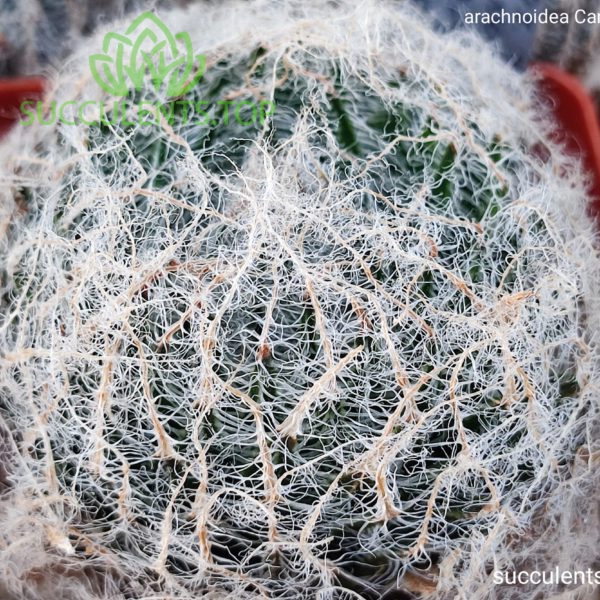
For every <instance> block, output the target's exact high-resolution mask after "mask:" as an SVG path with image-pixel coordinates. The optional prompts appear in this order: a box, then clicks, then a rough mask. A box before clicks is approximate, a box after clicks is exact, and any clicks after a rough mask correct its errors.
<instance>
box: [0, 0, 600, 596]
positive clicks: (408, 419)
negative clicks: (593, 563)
mask: <svg viewBox="0 0 600 600" xmlns="http://www.w3.org/2000/svg"><path fill="white" fill-rule="evenodd" d="M161 19H162V20H161V21H160V23H161V24H162V25H164V29H161V28H160V27H158V23H157V22H156V21H155V20H154V21H153V20H152V19H150V17H148V18H147V19H146V20H144V21H143V22H142V21H140V22H139V23H138V25H142V26H143V27H142V32H145V31H146V30H145V29H144V27H146V26H147V28H148V30H149V31H151V33H143V35H145V36H146V37H145V38H144V40H143V42H144V44H146V42H148V43H149V44H150V46H149V47H146V46H139V47H138V46H137V45H136V41H137V40H139V39H140V38H139V37H136V38H135V39H133V38H130V37H128V36H130V33H131V32H132V31H133V29H131V23H130V22H124V23H116V24H112V25H111V26H110V31H108V30H107V31H103V32H101V33H100V35H99V36H98V37H95V38H93V39H91V40H89V41H87V42H86V47H85V48H83V49H82V50H81V51H79V53H76V54H75V55H74V56H73V57H72V58H71V59H70V60H69V61H68V62H67V63H66V64H65V66H64V68H63V69H62V72H61V73H60V74H59V75H58V76H57V77H56V78H55V80H54V82H53V85H52V87H51V89H50V91H49V93H48V95H47V97H46V98H45V100H44V103H43V105H42V106H41V108H40V109H39V110H40V113H39V114H40V115H41V116H42V118H41V119H39V118H37V117H36V116H35V115H37V107H36V109H35V111H34V117H32V122H31V123H30V124H28V125H25V124H23V125H22V126H20V127H18V128H16V129H15V130H14V131H13V132H12V133H11V135H10V137H9V138H8V139H7V141H6V142H5V143H4V145H3V146H1V147H0V165H1V166H0V182H1V183H2V185H1V186H0V195H1V198H2V200H1V202H0V232H1V235H2V238H1V240H2V241H1V244H2V245H1V250H0V265H2V267H1V271H0V273H1V277H2V279H1V287H0V306H1V308H2V310H1V311H0V314H1V315H2V316H1V319H0V416H1V419H2V420H1V424H2V431H3V439H4V440H5V442H4V446H5V448H4V452H5V454H7V455H8V456H9V461H8V464H10V465H11V467H10V472H9V473H8V479H9V487H8V489H7V490H6V491H4V492H3V493H2V495H1V496H0V540H1V542H0V570H1V572H2V578H3V579H4V580H5V581H6V582H8V583H7V584H8V585H9V587H10V589H11V590H13V591H14V592H15V593H16V594H21V595H23V594H24V593H27V594H29V595H30V596H31V597H33V598H42V597H45V596H43V594H42V593H41V592H40V591H39V589H38V588H36V586H35V581H34V580H35V577H34V576H33V574H35V573H39V572H41V571H43V570H44V569H49V568H54V566H56V565H58V566H60V568H61V569H63V571H62V572H64V569H67V570H69V572H79V573H81V574H82V575H81V577H79V578H75V579H73V578H71V579H69V590H71V591H73V594H74V597H77V598H78V599H86V600H87V598H96V597H102V598H111V597H119V598H120V597H123V598H127V597H129V598H130V597H137V598H159V597H160V598H164V597H173V598H189V599H192V598H198V597H202V598H228V597H231V598H250V597H260V598H290V599H291V598H294V599H296V598H305V599H306V600H309V599H313V598H319V599H323V600H325V599H329V598H330V599H333V598H336V599H337V598H340V599H341V598H348V599H349V598H354V599H356V598H365V599H370V598H379V597H381V596H382V595H383V594H385V593H387V591H389V590H393V589H396V588H397V587H398V588H399V589H403V590H407V591H411V590H412V591H413V592H415V593H417V592H419V591H420V592H423V593H427V594H428V595H429V597H432V598H440V599H441V598H447V597H455V598H464V599H465V600H466V599H468V600H473V599H476V598H496V597H502V598H507V597H519V596H518V594H521V596H520V597H522V598H526V597H531V595H529V596H527V595H526V594H527V593H529V592H527V591H523V590H522V588H519V590H517V589H516V588H515V589H512V588H511V589H510V590H508V591H507V590H506V589H502V588H500V587H494V584H493V578H492V575H493V571H494V569H508V568H510V567H511V566H514V565H518V564H524V563H530V562H531V561H534V562H537V563H539V564H547V563H548V561H551V563H550V564H554V561H557V560H558V558H560V560H563V561H564V562H561V563H560V564H576V565H577V566H580V565H582V564H586V561H589V560H592V557H593V550H592V548H593V544H594V542H595V540H594V539H593V535H594V534H593V531H592V530H591V529H592V528H590V527H587V528H584V527H580V528H579V530H578V529H577V518H578V517H579V516H580V515H581V514H584V513H585V511H586V510H588V509H589V506H591V504H589V505H587V504H586V502H589V503H591V502H592V499H591V498H592V490H593V486H594V485H595V484H596V483H597V475H596V474H595V473H594V472H593V471H592V467H591V465H592V460H593V459H592V457H593V456H594V453H595V452H596V448H595V446H594V441H593V440H594V435H595V432H596V431H597V429H596V428H597V422H598V419H597V417H598V401H597V398H598V394H597V388H596V382H597V381H598V374H599V369H598V364H599V354H598V348H597V334H596V331H597V315H598V314H599V313H598V306H597V298H598V297H599V296H598V281H599V278H598V275H599V271H598V265H599V262H598V255H597V250H596V248H595V234H594V229H593V224H592V222H591V221H590V220H589V219H588V217H587V216H586V210H585V208H586V200H587V199H586V192H585V178H584V177H583V176H582V172H581V170H580V168H579V166H578V165H577V163H576V162H575V161H573V160H571V159H569V158H567V157H566V156H565V155H564V153H563V152H562V149H561V147H560V146H558V145H556V144H555V143H554V142H552V141H551V140H550V138H549V132H550V130H551V128H552V123H550V122H549V121H546V120H543V119H540V118H539V115H538V110H539V109H538V108H537V105H536V104H535V102H534V99H535V93H534V87H533V82H531V81H530V80H529V79H527V77H526V76H524V75H521V74H517V73H515V72H514V71H512V70H511V69H510V68H509V67H508V66H506V65H504V64H503V63H502V62H501V61H500V60H499V59H497V58H496V56H495V55H494V54H493V53H492V51H491V50H490V49H489V48H488V47H487V46H485V45H484V44H483V42H481V41H480V40H478V39H477V38H475V37H473V36H471V35H469V34H467V33H464V32H463V33H451V34H448V35H440V34H438V33H434V32H433V31H432V30H431V29H430V28H429V26H428V25H427V24H426V23H425V22H424V18H423V17H422V16H420V15H419V13H417V12H416V11H413V10H412V9H411V8H410V6H409V5H407V4H405V3H393V4H392V3H390V4H387V3H380V2H378V3H375V2H373V3H371V2H362V3H354V2H350V1H348V2H345V1H344V2H336V3H335V5H333V4H331V5H330V4H323V3H318V2H316V1H309V2H303V3H299V2H288V3H275V2H274V3H268V2H248V3H240V4H236V3H228V4H225V5H223V6H204V5H203V6H201V7H191V8H190V9H189V10H188V11H186V12H183V11H182V12H176V11H174V12H167V13H164V14H163V15H161ZM197 24H202V26H201V27H200V26H196V25H197ZM192 25H194V26H193V27H192ZM161 31H162V33H161ZM185 31H189V36H188V37H186V36H184V35H181V32H185ZM166 32H168V34H167V33H166ZM137 35H138V34H137V33H136V36H137ZM161 35H163V36H164V37H160V36H161ZM107 36H108V44H107ZM118 36H120V37H118ZM169 36H171V37H169ZM173 39H174V40H175V42H174V45H173V44H172V42H173ZM111 40H112V41H111ZM115 40H116V41H115ZM113 43H114V44H116V46H111V44H113ZM140 43H141V42H140ZM111 48H116V50H115V52H117V53H119V52H120V53H121V54H111V52H113V50H111ZM136 52H137V54H136ZM163 52H164V53H166V54H163ZM101 54H103V55H104V56H105V57H107V58H106V59H102V60H103V61H104V62H105V63H106V70H103V69H102V68H100V69H97V73H104V75H106V78H107V79H106V81H108V82H109V83H110V82H111V79H110V77H112V78H113V79H112V84H114V85H117V84H119V78H118V77H117V75H119V73H121V74H122V73H126V76H127V77H129V81H130V87H129V88H128V89H129V91H128V92H127V93H126V94H125V95H124V96H120V97H119V98H117V99H116V98H115V97H114V96H111V95H110V94H109V93H108V92H107V91H106V90H105V89H103V87H102V86H101V85H99V83H98V81H97V78H95V77H93V76H92V72H91V71H90V60H89V58H90V56H99V55H101ZM167 54H168V55H167ZM201 55H202V56H203V57H204V59H199V58H198V57H199V56H201ZM132 56H133V57H138V58H139V59H140V60H143V61H144V62H145V65H146V70H145V71H144V70H143V69H142V67H141V66H136V65H138V63H137V62H135V61H136V60H138V58H136V59H135V60H134V61H133V62H132V60H131V58H132ZM185 56H188V57H189V56H193V57H194V58H193V60H192V61H191V62H189V61H186V60H185ZM111 57H112V58H111ZM97 60H101V59H99V58H98V59H97ZM111 61H113V62H111ZM128 61H129V62H128ZM154 61H156V62H154ZM177 61H180V62H177ZM174 63H175V67H174V68H173V69H172V70H171V71H168V69H169V68H170V67H169V65H173V64H174ZM188 64H191V65H192V68H191V69H190V70H186V69H187V66H186V65H188ZM118 65H123V68H122V69H120V67H119V66H118ZM125 65H129V67H128V68H129V70H128V71H125ZM132 65H133V66H135V69H134V68H133V67H132ZM136 69H137V70H136ZM153 69H154V71H153ZM177 69H181V71H178V70H177ZM194 69H196V70H194ZM200 69H202V73H201V76H199V77H198V73H199V71H200ZM183 73H187V75H186V78H184V79H181V82H182V84H183V87H181V86H179V83H176V84H173V85H174V86H175V87H172V88H169V85H170V84H171V83H172V82H173V81H175V82H178V81H180V79H177V77H178V76H180V75H182V74H183ZM141 74H143V76H142V75H141ZM173 77H174V78H175V79H173ZM188 80H189V81H191V80H194V81H195V85H193V86H191V87H189V88H188V87H187V86H186V85H185V82H186V81H188ZM119 85H120V84H119ZM175 88H176V89H177V93H178V94H180V95H179V96H177V97H173V96H171V95H170V94H172V93H174V92H173V90H174V89H175ZM111 89H113V88H111ZM114 89H116V87H114ZM113 91H114V90H113ZM119 91H121V92H122V91H124V90H123V88H121V87H120V88H119ZM53 102H54V103H55V106H56V107H61V106H63V107H64V105H65V103H66V102H68V103H70V104H69V105H68V106H69V108H67V109H64V110H63V113H64V116H66V117H67V118H66V120H65V119H60V118H54V119H53V118H51V117H52V110H53V109H52V106H53ZM86 102H87V103H89V104H87V105H86V106H87V109H86V112H85V114H84V113H83V112H82V115H83V116H84V117H85V122H84V120H83V119H79V121H77V118H78V117H79V114H78V113H79V110H80V108H81V105H82V104H83V103H86ZM142 102H143V103H145V104H144V106H145V107H146V110H148V111H149V112H147V113H143V116H144V122H142V121H141V120H140V114H139V107H140V103H142ZM232 102H233V103H235V104H233V105H232V104H230V103H232ZM265 102H266V103H269V104H261V103H265ZM228 103H229V104H228ZM239 103H245V104H242V105H241V106H242V107H245V109H244V111H245V112H243V113H242V111H241V109H240V113H239V115H238V116H239V117H241V118H240V119H238V118H236V116H235V108H234V113H233V115H234V116H233V118H229V119H227V120H226V119H225V109H226V107H227V110H229V111H230V110H231V107H232V106H234V107H235V106H238V105H239ZM150 106H152V107H153V108H148V107H150ZM261 106H262V107H263V111H262V113H261V110H260V109H261ZM251 107H255V111H256V112H255V111H253V110H252V108H251ZM228 115H229V116H231V113H228ZM252 117H253V118H252ZM44 123H45V124H44ZM73 123H75V124H73ZM16 147H18V148H19V152H18V154H16V153H15V152H14V151H13V150H12V149H13V148H16ZM533 148H536V149H537V152H534V151H533ZM540 149H541V150H542V151H543V152H542V153H541V154H543V155H544V157H545V160H542V159H541V158H540ZM557 523H558V524H559V525H560V526H554V527H551V526H550V525H552V524H554V525H556V524H557ZM569 528H571V529H570V530H569ZM575 532H577V533H575ZM557 557H558V558H557ZM58 566H56V567H55V568H58ZM85 568H88V569H89V568H92V569H94V571H95V573H96V575H97V576H99V574H100V575H103V586H104V587H103V588H102V590H100V591H98V589H97V586H96V587H94V585H95V584H93V582H92V581H88V579H87V576H84V569H85ZM86 572H89V571H86ZM64 581H65V578H64V577H62V578H61V577H58V578H57V582H56V589H58V590H61V591H63V590H64V589H66V588H65V587H64ZM61 585H63V587H62V588H61ZM551 591H552V586H548V587H547V588H546V587H545V588H544V590H543V592H544V593H546V592H548V593H551ZM63 593H64V592H63ZM510 594H513V596H510Z"/></svg>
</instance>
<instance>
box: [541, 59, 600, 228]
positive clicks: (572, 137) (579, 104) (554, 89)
mask: <svg viewBox="0 0 600 600" xmlns="http://www.w3.org/2000/svg"><path fill="white" fill-rule="evenodd" d="M531 69H532V70H533V71H534V72H535V73H536V74H537V75H539V76H540V81H539V88H540V90H541V92H542V94H543V95H544V96H546V97H547V98H548V99H549V100H550V102H551V107H552V111H553V113H554V117H555V118H556V121H557V123H558V124H559V127H558V128H557V130H556V131H555V133H554V137H555V139H556V140H557V141H558V142H560V143H561V144H563V146H564V148H565V150H566V151H567V152H569V153H570V154H573V155H576V156H578V157H579V158H580V159H581V160H582V162H583V165H584V167H585V169H586V171H587V172H588V174H589V176H590V179H591V182H590V183H591V185H590V194H591V196H592V197H591V201H590V214H592V215H593V216H594V217H595V218H596V219H597V222H598V224H599V225H600V124H599V121H598V115H597V113H596V106H595V105H594V103H593V101H592V99H591V98H590V96H589V95H588V93H587V92H586V91H585V89H584V88H583V86H582V85H581V84H580V83H579V81H578V80H577V79H576V78H575V77H573V76H572V75H569V74H568V73H565V72H564V71H562V70H560V69H559V68H557V67H555V66H554V65H551V64H548V63H536V64H534V65H533V66H532V67H531Z"/></svg>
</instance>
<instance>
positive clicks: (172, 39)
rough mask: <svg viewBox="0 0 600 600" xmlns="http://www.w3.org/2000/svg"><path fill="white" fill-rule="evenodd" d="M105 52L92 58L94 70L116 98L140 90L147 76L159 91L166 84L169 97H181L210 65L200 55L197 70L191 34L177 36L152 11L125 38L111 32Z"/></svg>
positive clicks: (99, 80) (130, 29)
mask: <svg viewBox="0 0 600 600" xmlns="http://www.w3.org/2000/svg"><path fill="white" fill-rule="evenodd" d="M178 42H179V43H178ZM181 46H183V50H182V48H181ZM126 48H128V56H129V58H128V60H126V52H125V49H126ZM102 51H103V54H92V55H91V56H90V70H91V72H92V76H93V77H94V79H95V81H96V83H98V85H99V86H100V87H101V88H102V89H103V90H104V91H105V92H107V93H109V94H111V95H113V96H126V95H127V94H128V93H129V91H130V89H131V88H132V87H133V88H135V89H136V90H138V91H140V90H141V89H142V86H143V84H144V78H145V76H146V73H149V74H150V77H151V79H152V81H153V83H154V87H155V89H156V90H157V91H158V90H159V89H160V88H161V86H163V85H166V90H165V91H166V93H167V95H168V96H181V95H183V94H185V93H187V92H188V91H189V90H191V89H192V88H193V87H194V86H195V85H196V84H197V83H198V81H200V78H201V77H202V75H203V73H204V68H205V66H206V57H205V56H204V55H203V54H199V55H198V56H196V57H195V59H196V61H197V66H196V67H194V53H193V49H192V42H191V40H190V36H189V34H188V33H185V32H184V33H178V34H177V35H173V34H172V33H171V32H170V31H169V28H168V27H167V26H166V25H165V24H164V23H163V22H162V21H161V20H160V19H159V18H158V17H157V16H156V15H154V14H153V13H151V12H145V13H142V14H141V15H140V16H139V17H138V18H137V19H135V21H133V23H132V24H131V25H130V26H129V27H128V29H127V31H126V32H125V34H124V35H123V34H120V33H113V32H110V33H107V34H106V35H105V36H104V41H103V44H102ZM194 68H195V72H193V71H194Z"/></svg>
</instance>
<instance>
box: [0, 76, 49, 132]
mask: <svg viewBox="0 0 600 600" xmlns="http://www.w3.org/2000/svg"><path fill="white" fill-rule="evenodd" d="M43 92H44V80H43V79H42V78H41V77H21V78H18V79H0V136H2V135H4V134H5V133H6V132H7V131H8V129H10V127H11V126H12V125H13V123H14V122H15V121H17V120H18V119H19V118H20V116H21V111H20V108H19V107H20V106H21V103H22V102H24V101H25V100H38V99H39V98H41V97H42V94H43Z"/></svg>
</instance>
